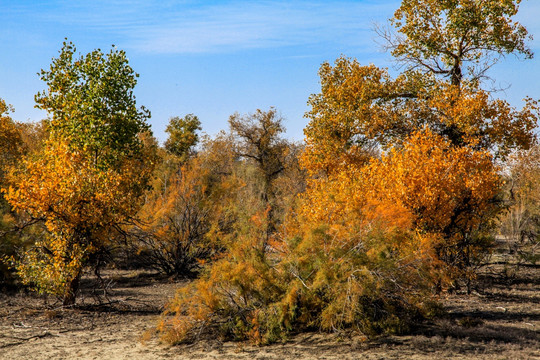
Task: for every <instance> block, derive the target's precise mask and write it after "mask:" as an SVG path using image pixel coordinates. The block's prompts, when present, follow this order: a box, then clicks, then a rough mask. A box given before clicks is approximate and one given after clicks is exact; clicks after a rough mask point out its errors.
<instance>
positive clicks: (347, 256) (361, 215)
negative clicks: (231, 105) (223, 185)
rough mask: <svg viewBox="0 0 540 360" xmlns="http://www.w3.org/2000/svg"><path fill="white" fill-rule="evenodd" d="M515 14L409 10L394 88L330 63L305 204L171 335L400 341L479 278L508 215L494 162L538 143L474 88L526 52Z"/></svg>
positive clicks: (494, 4) (492, 1) (412, 1)
mask: <svg viewBox="0 0 540 360" xmlns="http://www.w3.org/2000/svg"><path fill="white" fill-rule="evenodd" d="M519 2H520V1H519V0H508V1H500V0H484V1H476V0H441V1H438V0H403V2H402V4H401V6H400V8H399V9H398V10H397V12H396V13H395V16H394V18H393V19H392V20H391V23H392V24H393V25H394V26H395V28H396V30H397V32H398V36H397V37H393V36H391V34H388V33H385V34H384V35H385V36H387V39H388V40H389V41H392V42H390V44H389V47H390V48H391V49H392V50H393V55H394V56H396V57H397V59H398V60H400V61H403V62H405V66H406V67H405V69H404V71H403V72H402V73H401V74H400V75H398V76H397V77H395V78H393V77H391V76H390V75H389V73H388V71H387V70H386V69H381V68H378V67H376V66H374V65H370V66H361V65H360V64H359V63H358V62H357V61H356V60H351V59H348V58H346V57H341V58H339V59H338V60H336V62H335V65H334V66H332V65H330V64H329V63H324V64H323V65H322V66H321V69H320V72H319V75H320V77H321V92H320V93H319V94H315V95H312V96H311V97H310V99H309V102H308V104H309V105H310V106H311V109H310V111H308V113H307V114H306V117H307V118H308V119H309V120H310V122H309V124H308V126H307V127H306V129H305V131H304V133H305V135H306V148H305V151H304V153H303V155H302V157H301V164H302V165H303V167H304V169H305V170H306V172H307V174H308V175H309V179H308V181H307V189H306V191H305V193H304V194H302V195H301V196H300V197H299V204H298V207H297V208H296V209H295V211H293V212H291V213H290V216H289V218H288V220H287V221H286V222H285V223H284V224H283V226H280V227H279V231H277V232H276V233H274V234H273V236H272V237H270V239H269V240H268V241H267V242H266V248H265V253H264V255H265V256H257V253H258V252H257V250H256V249H257V243H258V241H260V240H258V239H260V238H261V234H260V233H257V231H256V229H257V227H254V228H253V231H252V232H251V233H244V234H242V236H241V237H239V238H238V241H237V242H235V243H233V244H232V246H231V247H230V248H229V249H228V252H227V254H226V255H225V256H224V257H223V258H221V259H219V260H218V261H216V262H215V263H214V264H213V265H212V266H211V267H210V268H209V269H208V271H207V273H206V274H205V276H204V277H203V278H202V279H200V280H199V281H197V282H195V283H194V284H193V285H192V286H191V287H189V288H184V289H182V290H181V291H179V292H178V294H177V297H176V298H175V299H174V300H173V301H172V302H171V304H170V305H169V306H168V308H167V311H166V313H165V317H164V319H163V321H162V323H161V325H160V330H161V331H162V332H163V334H164V336H165V337H166V338H167V339H168V340H169V341H172V342H179V341H189V340H192V339H194V338H195V336H197V335H200V334H204V333H207V334H215V333H216V332H219V333H221V334H222V335H223V336H225V337H229V338H231V337H232V338H236V339H246V338H247V339H251V340H252V341H254V342H257V343H267V342H273V341H278V340H280V339H283V338H284V337H286V336H287V334H289V333H290V332H292V331H303V330H312V329H322V330H325V331H341V330H344V329H351V330H354V331H357V332H360V333H363V334H366V335H370V334H373V333H381V332H390V333H392V332H401V331H404V330H406V329H407V328H408V326H409V325H410V324H411V322H413V321H415V320H417V319H420V318H422V317H423V316H428V315H430V314H432V313H433V312H432V310H433V309H436V307H435V308H434V307H432V304H433V300H436V295H435V294H436V293H437V292H438V291H440V290H441V289H444V288H447V287H449V286H451V285H453V284H455V283H456V282H457V281H458V280H460V279H466V280H470V279H471V278H473V276H474V272H473V270H474V267H475V266H476V265H477V264H478V262H479V260H480V259H481V258H482V256H484V255H485V254H486V253H487V251H488V250H489V245H490V241H491V237H490V235H491V232H490V231H491V228H492V227H493V225H494V216H495V215H496V214H497V213H498V212H499V211H500V210H501V209H502V206H501V203H500V202H499V200H498V194H499V191H500V188H501V183H502V182H501V179H500V175H499V173H498V168H497V166H496V165H495V164H496V161H497V160H501V159H504V158H505V157H506V156H507V155H508V154H509V152H511V151H512V150H514V149H521V148H528V147H530V146H531V145H532V144H533V143H534V142H535V135H534V133H533V130H534V128H535V126H536V124H537V120H538V107H537V103H536V102H535V101H533V100H530V99H527V100H526V102H525V106H524V107H523V108H522V109H519V110H518V109H516V108H514V107H512V106H510V105H509V104H508V103H507V102H506V101H504V100H501V99H493V97H492V94H490V93H489V92H487V91H485V90H483V89H482V87H481V85H482V82H481V79H482V76H483V75H485V71H486V70H487V69H488V68H489V65H490V64H491V61H495V60H497V59H498V58H500V57H501V56H504V55H505V54H509V53H518V54H519V53H521V54H523V55H525V56H526V57H528V56H530V55H531V53H530V51H529V50H528V49H527V47H526V45H525V40H526V37H527V32H526V30H525V29H524V28H523V27H522V26H521V25H519V24H518V23H516V22H514V21H513V20H512V17H513V16H514V15H515V14H516V12H517V8H518V4H519ZM485 61H487V62H488V63H487V65H486V62H485ZM467 65H468V67H466V69H468V70H470V71H468V70H467V71H466V70H464V69H465V68H464V66H467ZM253 220H254V223H257V220H258V219H253ZM259 227H260V225H259Z"/></svg>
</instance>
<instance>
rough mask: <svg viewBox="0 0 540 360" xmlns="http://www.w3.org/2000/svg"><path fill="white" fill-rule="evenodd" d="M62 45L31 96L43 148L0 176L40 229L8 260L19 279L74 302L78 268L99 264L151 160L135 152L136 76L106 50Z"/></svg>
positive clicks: (130, 211) (142, 186)
mask: <svg viewBox="0 0 540 360" xmlns="http://www.w3.org/2000/svg"><path fill="white" fill-rule="evenodd" d="M75 52H76V48H75V46H74V45H73V44H72V43H67V42H65V43H64V46H63V47H62V49H61V51H60V54H59V56H58V57H57V58H55V59H53V61H52V64H51V66H50V69H49V70H48V71H46V70H42V71H41V79H42V80H43V81H45V83H46V84H47V86H48V88H47V90H46V91H43V92H39V93H38V94H37V95H36V102H37V104H38V105H37V106H38V107H39V108H41V109H44V110H47V111H48V113H49V115H50V137H49V139H48V140H47V142H46V144H45V146H44V148H43V150H42V151H41V152H40V153H38V154H36V155H32V156H27V157H26V158H25V159H24V161H23V164H22V166H21V167H20V169H17V170H14V171H13V172H12V174H11V176H10V183H11V186H10V187H9V190H8V191H7V194H6V198H7V199H8V201H9V203H10V204H11V206H12V207H13V208H14V209H16V210H18V211H21V212H25V213H27V214H28V215H29V216H31V217H32V218H33V219H39V220H42V221H43V222H44V224H45V225H46V227H47V230H48V231H49V235H48V236H47V237H45V238H44V239H41V241H39V242H38V243H36V246H35V247H33V248H32V249H30V250H29V251H28V252H27V254H26V256H25V257H24V258H23V259H22V260H21V262H20V263H19V264H18V270H19V273H20V274H21V276H22V277H23V281H25V282H26V283H33V284H34V285H35V286H36V287H37V289H38V290H40V291H43V292H47V293H51V294H54V295H57V296H59V297H60V298H61V299H62V301H63V303H64V305H71V304H73V303H74V302H75V299H76V295H77V290H78V286H79V280H80V277H81V274H82V271H83V269H84V267H85V266H86V265H88V264H90V263H99V257H100V254H102V251H103V250H104V248H105V246H106V245H107V244H108V243H109V242H110V240H111V238H112V237H113V234H114V232H115V231H117V230H119V229H120V228H121V226H122V224H124V223H126V222H127V221H128V220H129V219H130V218H131V217H132V216H133V215H134V214H135V213H136V211H137V210H138V208H139V206H140V199H141V196H142V194H143V193H144V191H145V190H146V188H147V184H148V180H149V176H150V173H151V169H152V166H153V164H152V163H147V162H146V159H144V158H143V157H142V155H143V152H142V149H143V147H142V141H141V135H142V134H143V133H144V132H145V131H148V128H149V126H148V125H147V123H146V119H147V118H148V117H149V112H148V111H147V110H145V109H144V108H141V109H140V110H139V109H137V107H136V104H135V97H134V96H133V87H134V86H135V84H136V77H137V74H136V73H135V72H134V71H133V70H132V69H131V67H130V66H129V65H128V60H127V58H126V54H125V53H124V52H123V51H120V50H117V49H115V48H113V49H112V50H111V51H110V53H108V54H107V55H104V54H103V53H102V52H101V51H100V50H95V51H93V52H91V53H89V54H87V55H85V56H81V57H78V58H77V57H76V56H75Z"/></svg>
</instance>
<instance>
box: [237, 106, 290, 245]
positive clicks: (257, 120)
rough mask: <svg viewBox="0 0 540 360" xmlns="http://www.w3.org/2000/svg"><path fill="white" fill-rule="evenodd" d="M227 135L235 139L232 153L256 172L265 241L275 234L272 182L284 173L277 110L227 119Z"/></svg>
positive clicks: (283, 147) (284, 153)
mask: <svg viewBox="0 0 540 360" xmlns="http://www.w3.org/2000/svg"><path fill="white" fill-rule="evenodd" d="M229 126H230V128H231V133H232V134H233V136H235V137H236V139H237V140H236V143H237V146H236V150H235V152H236V154H237V155H238V156H240V157H243V158H245V159H247V160H249V161H252V162H253V163H254V164H255V166H256V168H257V170H258V171H259V172H260V179H261V180H262V190H261V196H262V202H263V204H264V207H265V208H266V209H264V210H265V212H266V221H265V223H266V226H267V229H266V234H267V235H266V240H265V242H264V244H263V249H264V247H265V244H266V243H267V242H268V239H269V238H270V236H271V235H272V234H273V233H274V232H275V231H276V225H277V222H276V214H275V211H276V204H275V202H276V199H275V198H276V196H275V188H274V181H275V180H276V179H277V178H278V176H279V175H280V174H281V173H282V172H283V171H284V170H285V168H286V163H287V160H286V158H287V155H288V151H289V143H288V142H287V141H286V140H285V139H283V138H281V136H280V135H281V134H282V133H283V132H284V131H285V128H284V126H283V119H282V118H281V117H280V116H279V115H278V113H277V111H276V110H275V109H273V108H271V109H270V110H268V111H262V110H259V109H257V111H256V112H255V113H254V114H249V115H246V116H243V117H242V116H240V115H239V114H234V115H232V116H231V117H230V118H229Z"/></svg>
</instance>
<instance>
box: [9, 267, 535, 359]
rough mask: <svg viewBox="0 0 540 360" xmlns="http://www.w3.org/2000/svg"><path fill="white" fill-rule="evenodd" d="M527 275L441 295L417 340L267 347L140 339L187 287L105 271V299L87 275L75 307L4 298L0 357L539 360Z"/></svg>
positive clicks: (332, 340)
mask: <svg viewBox="0 0 540 360" xmlns="http://www.w3.org/2000/svg"><path fill="white" fill-rule="evenodd" d="M526 270H527V271H525V272H524V275H523V276H521V277H516V278H514V279H502V278H499V277H495V276H491V275H489V274H486V277H485V278H484V280H483V283H484V284H485V285H484V287H483V288H482V287H481V288H480V289H479V290H478V292H475V293H473V294H472V295H463V294H462V295H452V296H448V297H446V298H444V299H443V302H444V304H445V307H446V309H447V310H448V315H447V316H446V317H445V318H443V319H440V320H437V321H436V322H434V323H430V324H424V325H422V326H421V327H420V328H418V329H417V330H415V332H414V334H411V335H407V336H390V337H381V338H377V339H372V340H369V341H366V340H364V339H363V338H360V337H352V338H350V337H340V336H337V335H335V334H317V333H312V334H302V335H298V336H296V337H294V338H293V339H291V340H290V341H289V342H287V343H285V344H277V345H272V346H267V347H254V346H250V345H248V344H244V343H230V342H228V343H221V342H219V341H218V340H215V341H204V342H199V343H196V344H193V345H182V346H175V347H169V346H166V345H163V344H160V343H159V342H158V340H157V339H155V338H151V339H150V340H147V341H142V339H143V336H144V333H145V332H146V331H148V330H149V329H151V328H152V327H153V326H154V325H155V324H156V321H157V319H158V317H159V313H160V312H161V310H162V308H163V305H164V304H165V302H166V301H167V299H168V298H170V297H172V296H173V294H174V291H175V289H176V288H178V287H180V286H183V283H182V282H171V281H169V280H167V279H163V278H159V277H157V276H155V275H153V274H149V273H145V272H140V271H118V270H116V271H108V272H107V273H106V274H105V275H106V276H105V279H106V281H107V283H108V286H109V289H110V295H109V296H108V298H107V299H105V298H104V297H103V296H100V298H99V299H98V298H97V297H96V294H93V293H92V291H90V290H88V289H90V288H91V287H92V279H91V278H87V279H85V283H84V284H83V286H84V287H85V288H86V289H87V290H86V291H83V293H82V296H81V298H80V300H79V302H78V304H77V306H76V307H74V308H69V309H65V308H62V307H60V306H59V304H57V303H55V302H54V301H53V300H51V299H47V298H45V297H39V296H36V295H32V294H0V359H32V360H38V359H113V360H114V359H261V360H262V359H339V360H346V359H490V360H495V359H540V270H539V268H533V269H526ZM99 301H101V302H106V304H102V305H99Z"/></svg>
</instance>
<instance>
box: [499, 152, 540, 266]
mask: <svg viewBox="0 0 540 360" xmlns="http://www.w3.org/2000/svg"><path fill="white" fill-rule="evenodd" d="M539 159H540V147H539V146H538V145H536V146H534V147H532V148H530V149H529V150H526V151H525V150H523V151H519V152H516V153H514V154H512V156H511V157H510V159H509V161H507V163H506V168H505V170H506V171H505V173H504V180H505V195H506V196H505V200H506V204H507V206H508V211H507V212H506V213H505V214H504V216H502V217H501V218H500V233H501V234H502V235H504V236H505V237H506V239H507V240H508V245H509V247H510V251H509V252H510V253H511V254H514V255H515V256H516V260H517V262H516V264H515V265H517V266H520V265H523V264H527V263H530V264H533V265H534V264H536V263H537V262H538V260H540V255H538V251H537V249H538V248H539V247H540V198H539V189H540V163H539ZM505 265H510V264H505Z"/></svg>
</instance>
